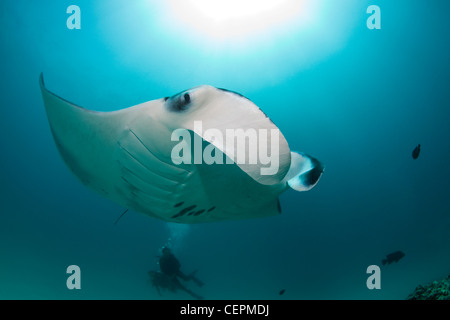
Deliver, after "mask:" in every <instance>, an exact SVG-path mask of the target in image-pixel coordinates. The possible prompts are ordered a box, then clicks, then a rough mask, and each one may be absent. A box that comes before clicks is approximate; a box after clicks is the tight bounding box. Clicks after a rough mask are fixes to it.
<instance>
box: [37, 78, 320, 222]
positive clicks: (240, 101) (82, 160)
mask: <svg viewBox="0 0 450 320" xmlns="http://www.w3.org/2000/svg"><path fill="white" fill-rule="evenodd" d="M39 83H40V88H41V92H42V97H43V101H44V105H45V109H46V112H47V117H48V121H49V125H50V129H51V132H52V135H53V138H54V142H55V144H56V147H57V150H58V151H59V154H60V155H61V157H62V159H63V161H64V162H65V164H66V165H67V167H68V168H69V169H70V170H71V171H72V173H73V174H74V175H75V176H76V177H77V178H78V179H79V180H80V181H81V183H82V184H83V185H84V186H86V187H87V188H89V189H91V190H93V191H95V192H97V193H99V194H101V195H102V196H104V197H106V198H108V199H110V200H112V201H114V202H116V203H117V204H119V205H121V206H123V207H125V208H127V209H130V210H133V211H136V212H140V213H143V214H145V215H148V216H150V217H153V218H157V219H161V220H164V221H168V222H175V223H186V224H193V223H202V222H213V221H225V220H237V219H249V218H258V217H267V216H273V215H277V214H279V213H281V206H280V202H279V200H278V197H279V195H280V194H281V193H283V192H284V191H286V190H287V189H293V190H296V191H307V190H310V189H311V188H313V187H314V186H315V185H316V184H317V182H318V181H319V178H320V177H321V175H322V172H323V171H324V166H323V165H322V164H321V163H320V162H319V161H318V160H317V159H316V158H314V157H312V156H309V155H307V154H305V153H302V152H294V151H291V150H290V148H289V145H288V143H287V141H286V139H285V137H284V136H283V135H282V134H281V132H280V131H279V129H278V127H277V126H276V125H275V124H274V123H273V122H272V121H271V120H270V119H269V118H268V117H267V115H266V114H265V113H263V112H262V111H261V110H260V109H259V107H258V106H256V105H255V104H254V103H253V102H252V101H251V100H249V99H248V98H246V97H244V96H243V95H241V94H238V93H236V92H233V91H229V90H225V89H219V88H216V87H213V86H209V85H202V86H198V87H195V88H192V89H189V90H185V91H183V92H180V93H177V94H175V95H173V96H170V97H164V98H160V99H156V100H151V101H148V102H145V103H142V104H138V105H135V106H132V107H128V108H125V109H121V110H117V111H111V112H98V111H91V110H88V109H85V108H83V107H80V106H77V105H76V104H74V103H71V102H69V101H67V100H65V99H63V98H61V97H59V96H57V95H56V94H54V93H52V92H51V91H49V90H48V89H47V88H46V87H45V84H44V78H43V74H42V73H41V75H40V79H39ZM196 122H197V123H198V122H200V123H201V125H202V129H201V130H200V129H199V128H198V126H196V125H195V124H196ZM177 129H183V130H186V131H187V132H189V133H190V134H191V137H192V139H193V140H196V139H197V141H198V140H199V139H200V140H201V141H202V150H205V149H206V148H208V146H209V147H210V149H211V150H212V149H214V151H212V153H213V154H214V153H216V156H217V154H218V153H222V154H223V157H225V158H226V160H227V161H226V164H225V162H224V163H220V164H219V163H212V164H209V163H205V162H201V163H198V162H195V161H193V162H191V163H185V162H182V163H175V162H176V161H174V157H173V153H174V151H173V150H174V148H175V147H176V146H177V144H179V143H180V142H179V141H174V140H173V133H174V131H176V130H177ZM208 129H214V130H215V131H214V132H215V133H216V137H214V135H211V134H206V132H207V130H208ZM230 129H234V130H241V132H249V130H254V131H255V132H263V130H268V131H270V132H275V133H277V134H276V135H274V136H272V138H270V139H269V138H268V137H267V135H266V136H264V137H262V138H261V139H260V140H259V141H258V145H257V146H255V145H251V146H250V145H249V144H250V143H248V144H245V143H241V144H238V143H235V144H231V145H230V144H227V145H225V144H224V142H223V141H221V140H220V139H218V138H217V135H218V133H223V136H225V134H226V131H227V130H230ZM209 132H210V133H211V131H209ZM274 137H275V138H274ZM186 139H187V138H186ZM269 140H270V141H269ZM274 146H276V148H274ZM251 147H253V148H256V149H259V151H261V150H263V151H265V152H266V153H267V154H270V153H271V152H272V155H273V154H275V153H277V154H276V156H277V158H276V160H277V171H276V172H275V173H274V174H270V175H267V174H264V171H263V170H262V169H264V167H267V163H264V162H263V161H262V160H261V161H260V160H258V161H256V162H253V163H250V162H248V161H247V162H239V161H236V160H237V154H238V152H239V151H242V150H240V149H243V148H244V149H245V148H247V149H250V148H251ZM189 151H193V150H189V149H184V150H183V152H182V153H183V155H182V156H186V154H185V153H187V152H189ZM275 151H276V152H275Z"/></svg>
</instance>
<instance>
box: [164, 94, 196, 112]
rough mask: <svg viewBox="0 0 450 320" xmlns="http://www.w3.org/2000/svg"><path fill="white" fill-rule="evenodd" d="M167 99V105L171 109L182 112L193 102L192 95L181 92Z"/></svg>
mask: <svg viewBox="0 0 450 320" xmlns="http://www.w3.org/2000/svg"><path fill="white" fill-rule="evenodd" d="M166 101H167V103H168V104H167V106H168V108H169V110H170V111H174V112H181V111H184V110H186V109H188V108H189V104H190V103H191V101H192V100H191V95H190V94H189V93H187V92H186V93H179V94H176V95H174V96H172V97H170V98H169V99H167V100H166Z"/></svg>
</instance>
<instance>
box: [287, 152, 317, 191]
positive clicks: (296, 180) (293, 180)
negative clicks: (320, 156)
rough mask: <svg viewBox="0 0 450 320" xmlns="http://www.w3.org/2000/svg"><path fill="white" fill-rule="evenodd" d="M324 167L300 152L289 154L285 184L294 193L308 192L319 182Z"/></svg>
mask: <svg viewBox="0 0 450 320" xmlns="http://www.w3.org/2000/svg"><path fill="white" fill-rule="evenodd" d="M324 169H325V167H324V166H323V165H322V164H321V163H320V162H319V160H317V159H315V158H313V157H311V156H309V155H307V154H305V153H302V152H291V167H290V168H289V172H288V174H287V175H286V180H287V184H288V185H289V186H290V187H291V188H292V189H294V190H296V191H308V190H311V189H312V188H314V186H315V185H316V184H317V182H319V179H320V177H321V176H322V173H323V171H324Z"/></svg>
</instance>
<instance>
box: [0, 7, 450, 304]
mask: <svg viewBox="0 0 450 320" xmlns="http://www.w3.org/2000/svg"><path fill="white" fill-rule="evenodd" d="M302 3H304V6H305V11H306V13H305V12H304V14H303V15H300V16H299V17H298V18H297V19H295V18H294V19H292V20H289V21H286V22H277V24H276V25H275V26H273V28H272V29H263V30H260V31H259V32H258V30H256V31H255V30H251V31H250V32H249V33H248V34H241V35H240V34H239V33H237V34H232V35H231V36H228V37H227V36H223V34H222V37H221V38H214V37H213V35H212V33H211V32H213V31H214V30H215V29H214V28H213V27H207V26H205V25H201V26H200V25H197V26H192V25H189V23H190V22H192V21H196V20H198V19H195V18H193V17H182V16H181V17H180V15H179V14H180V13H179V12H178V13H176V12H177V10H176V9H175V6H176V5H177V2H176V1H151V0H148V1H144V0H136V1H123V0H117V1H106V0H101V1H95V2H94V1H87V0H73V1H72V0H71V1H65V0H64V1H55V0H46V1H24V0H14V1H12V0H4V1H2V2H1V3H0V39H1V42H0V48H1V66H2V68H1V72H0V82H1V87H0V90H1V95H0V101H1V106H0V112H1V115H0V121H1V122H0V137H1V139H0V144H1V150H2V153H1V158H0V159H1V160H0V161H1V166H0V175H1V182H2V183H1V191H0V199H1V204H2V205H1V207H2V209H1V212H0V298H1V299H185V298H189V296H187V295H186V294H184V293H181V292H180V293H176V294H175V293H170V292H164V293H163V295H162V296H159V295H158V293H157V291H156V290H155V289H154V288H152V287H151V286H150V285H149V284H148V275H147V271H148V270H157V268H158V265H157V260H158V259H157V256H158V255H159V254H160V249H161V247H162V246H163V245H165V244H170V245H171V246H172V248H173V250H174V252H175V253H176V255H177V257H178V258H179V260H180V261H181V263H182V269H183V270H184V271H186V272H190V271H192V270H195V269H198V273H197V275H198V277H199V278H201V279H202V280H203V281H204V282H205V286H204V287H202V288H195V287H194V286H193V285H190V286H191V287H192V289H193V290H196V291H197V292H199V293H200V294H202V295H203V296H204V297H205V298H207V299H404V298H406V296H407V295H408V294H409V293H411V292H412V291H413V290H414V288H415V287H416V286H417V285H419V284H424V283H427V282H430V281H433V280H437V279H440V278H443V277H444V276H446V275H448V274H449V272H450V250H449V249H450V198H449V190H450V179H449V178H450V168H449V166H448V164H447V162H448V159H449V157H450V143H449V141H450V140H449V137H450V125H449V123H450V121H449V120H450V94H449V88H450V78H449V75H450V63H449V59H448V56H449V37H448V13H449V12H450V3H449V2H448V1H432V2H426V1H411V0H408V1H406V0H398V1H395V2H394V1H387V0H376V1H366V0H342V1H331V0H328V1H327V0H321V1H303V2H302ZM313 3H314V5H313ZM373 4H375V5H378V6H379V7H380V9H381V29H380V30H370V29H368V27H367V24H366V21H367V19H368V18H369V16H370V14H367V12H366V10H367V8H368V7H369V5H373ZM70 5H77V6H79V8H80V9H81V29H79V30H77V29H68V28H67V25H66V21H67V19H68V18H69V16H70V14H68V13H67V12H66V10H67V8H68V7H69V6H70ZM307 8H308V9H307ZM185 13H186V14H188V13H189V12H185ZM182 14H183V13H182ZM184 18H186V19H184ZM252 21H253V20H252ZM217 30H219V29H217ZM217 30H216V31H217ZM220 30H221V31H227V30H228V27H227V25H224V26H223V27H222V29H220ZM40 72H44V75H45V81H46V85H47V87H48V88H49V89H50V90H51V91H53V92H55V93H57V94H58V95H59V96H61V97H64V98H65V99H67V100H69V101H73V102H74V103H76V104H78V105H81V106H84V107H86V108H88V109H93V110H99V111H112V110H119V109H122V108H125V107H129V106H132V105H136V104H138V103H142V102H145V101H148V100H152V99H157V98H161V97H165V96H170V95H172V94H174V93H177V92H180V91H182V90H185V89H188V88H191V87H194V86H197V85H201V84H210V85H213V86H216V87H221V88H227V89H230V90H233V91H236V92H239V93H242V94H243V95H245V96H246V97H248V98H250V99H251V100H252V101H253V102H254V103H255V104H256V105H258V106H259V107H260V108H261V109H262V110H263V111H264V112H265V113H266V114H267V115H268V116H269V117H270V118H271V119H272V120H273V121H274V123H276V124H277V126H278V127H279V128H280V129H281V131H282V132H283V134H284V136H285V137H286V139H287V141H288V142H289V145H290V146H291V148H292V149H294V150H299V151H304V152H307V153H309V154H312V155H314V156H315V157H317V158H319V159H320V160H321V161H322V162H323V163H324V164H325V165H326V170H325V173H324V175H323V177H322V179H321V181H320V182H319V184H318V185H317V186H316V187H315V188H314V189H313V190H311V191H309V192H305V193H297V192H294V191H291V190H290V191H288V192H286V193H284V194H283V195H282V196H281V205H282V209H283V213H282V214H281V215H279V216H275V217H270V218H264V219H255V220H242V221H233V222H221V223H207V224H197V225H176V224H168V223H166V222H163V221H160V220H156V219H153V218H149V217H146V216H144V215H141V214H139V213H134V212H129V213H127V214H126V215H125V216H124V217H123V218H122V219H121V220H120V222H119V223H118V224H117V225H114V224H113V223H114V221H115V220H116V219H117V217H118V216H119V215H120V214H121V213H122V212H123V209H124V208H122V207H120V206H118V205H116V204H114V203H112V202H111V201H109V200H107V199H104V198H102V197H101V196H99V195H97V194H95V193H93V192H91V191H90V190H88V189H86V188H85V187H83V185H82V184H81V183H80V182H79V181H78V180H77V179H76V178H75V177H74V176H73V175H72V174H71V173H70V171H69V170H68V169H67V168H66V166H65V164H64V163H63V161H62V159H61V157H60V156H59V154H58V152H57V149H56V147H55V144H54V141H53V138H52V136H51V132H50V129H49V125H48V121H47V117H46V113H45V109H44V105H43V101H42V98H41V93H40V90H39V85H38V77H39V74H40ZM419 143H420V144H421V146H422V151H421V154H420V156H419V158H418V159H417V160H413V159H412V157H411V152H412V150H413V149H414V147H415V146H416V145H417V144H419ZM396 250H401V251H403V252H404V253H405V257H404V258H403V259H402V260H400V261H399V262H398V263H394V264H391V265H388V266H383V267H381V289H379V290H376V289H375V290H369V289H368V288H367V286H366V280H367V278H368V276H369V275H368V274H367V273H366V269H367V267H368V266H369V265H373V264H375V265H381V260H382V259H383V258H384V257H385V255H386V254H388V253H390V252H393V251H396ZM69 265H78V266H79V267H80V270H81V289H80V290H69V289H68V288H67V286H66V280H67V278H68V276H69V275H68V274H67V273H66V269H67V267H68V266H69ZM281 289H285V293H284V294H283V295H282V296H280V295H279V294H278V293H279V291H280V290H281Z"/></svg>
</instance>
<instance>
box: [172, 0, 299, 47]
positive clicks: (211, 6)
mask: <svg viewBox="0 0 450 320" xmlns="http://www.w3.org/2000/svg"><path fill="white" fill-rule="evenodd" d="M170 5H171V9H172V11H173V12H174V14H175V16H176V17H177V20H178V21H182V22H184V24H185V25H186V26H188V27H190V28H192V29H195V31H196V32H199V33H201V34H204V35H207V36H208V37H210V38H214V39H216V40H226V39H229V38H243V37H247V36H250V35H256V34H258V33H262V32H268V31H269V30H270V29H273V28H277V27H280V26H282V25H283V24H287V23H289V22H291V21H292V20H293V19H299V18H300V16H301V13H302V10H303V9H305V1H304V0H170Z"/></svg>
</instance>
